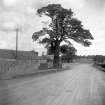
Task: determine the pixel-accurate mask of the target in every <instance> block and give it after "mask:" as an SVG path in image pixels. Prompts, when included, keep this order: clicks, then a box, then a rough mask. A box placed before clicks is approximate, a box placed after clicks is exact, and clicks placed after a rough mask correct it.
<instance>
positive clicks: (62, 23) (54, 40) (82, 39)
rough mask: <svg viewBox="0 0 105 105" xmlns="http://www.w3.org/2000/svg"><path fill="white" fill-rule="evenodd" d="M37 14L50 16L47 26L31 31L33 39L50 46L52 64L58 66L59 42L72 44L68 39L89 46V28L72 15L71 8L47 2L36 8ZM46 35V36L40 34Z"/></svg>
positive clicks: (90, 36)
mask: <svg viewBox="0 0 105 105" xmlns="http://www.w3.org/2000/svg"><path fill="white" fill-rule="evenodd" d="M37 14H38V15H39V16H43V15H46V16H48V17H50V19H51V23H50V24H49V28H43V29H42V30H40V31H38V32H34V33H33V36H32V38H33V40H34V41H39V43H42V44H46V47H47V48H49V47H50V48H51V51H52V52H53V55H54V66H55V67H58V66H59V52H60V44H61V43H62V42H65V43H67V44H68V45H72V43H71V42H70V39H72V40H74V41H76V42H77V43H81V44H82V45H84V46H87V47H89V45H91V42H90V40H92V39H93V37H92V34H91V33H90V32H89V30H87V29H84V28H83V25H82V23H81V21H80V20H78V19H76V18H74V17H73V12H72V10H71V9H65V8H63V7H62V6H61V5H60V4H49V5H47V6H46V7H42V8H40V9H38V10H37ZM46 34H47V35H48V37H47V36H46V37H43V38H41V39H40V37H41V36H44V35H46Z"/></svg>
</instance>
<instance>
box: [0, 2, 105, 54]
mask: <svg viewBox="0 0 105 105" xmlns="http://www.w3.org/2000/svg"><path fill="white" fill-rule="evenodd" d="M49 3H60V4H61V5H62V6H63V7H64V8H72V9H73V11H74V13H75V14H74V15H75V17H77V18H78V19H79V20H81V21H82V23H83V25H84V27H85V28H87V29H89V30H90V32H91V33H92V34H93V37H94V38H95V39H94V41H93V45H92V46H90V47H89V48H84V47H82V46H81V45H78V44H76V48H77V50H78V54H85V53H87V54H89V53H90V54H93V53H98V49H99V51H100V53H105V51H104V50H103V49H104V48H105V46H104V44H103V43H104V41H105V37H104V35H105V31H104V29H105V23H104V18H105V14H104V12H105V8H104V4H105V1H104V0H0V13H1V14H0V15H1V16H0V30H2V31H0V42H1V43H0V48H3V46H4V48H12V49H15V31H8V33H7V31H6V32H4V30H3V29H9V30H11V29H15V28H16V27H19V28H20V29H21V30H20V32H19V49H24V50H31V49H33V42H32V34H33V32H35V31H38V30H40V29H41V28H42V27H43V23H42V21H43V20H44V21H47V19H46V18H45V17H43V18H39V17H38V16H37V15H36V9H38V8H41V7H43V6H46V5H47V4H49ZM35 45H36V46H35V49H37V50H39V52H40V51H41V50H42V51H43V50H45V49H44V48H43V46H42V45H38V44H35ZM93 49H94V50H93ZM101 50H102V51H101Z"/></svg>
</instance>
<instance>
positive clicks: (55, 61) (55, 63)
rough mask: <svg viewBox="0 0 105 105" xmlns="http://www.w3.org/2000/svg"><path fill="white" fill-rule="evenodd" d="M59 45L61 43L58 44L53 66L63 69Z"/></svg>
mask: <svg viewBox="0 0 105 105" xmlns="http://www.w3.org/2000/svg"><path fill="white" fill-rule="evenodd" d="M59 45H60V43H59V42H56V44H55V51H54V61H53V65H54V67H55V68H60V67H61V63H60V57H59Z"/></svg>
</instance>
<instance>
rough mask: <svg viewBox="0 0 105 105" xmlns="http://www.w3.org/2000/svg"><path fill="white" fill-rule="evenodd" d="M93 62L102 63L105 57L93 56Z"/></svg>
mask: <svg viewBox="0 0 105 105" xmlns="http://www.w3.org/2000/svg"><path fill="white" fill-rule="evenodd" d="M94 61H95V62H97V63H103V62H104V61H105V56H102V55H96V56H94Z"/></svg>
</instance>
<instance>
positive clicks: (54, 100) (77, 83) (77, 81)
mask: <svg viewBox="0 0 105 105" xmlns="http://www.w3.org/2000/svg"><path fill="white" fill-rule="evenodd" d="M0 105H105V73H104V72H102V71H100V70H98V69H96V68H95V67H93V66H92V64H78V65H76V66H75V67H73V68H71V69H70V70H65V71H61V72H54V73H49V74H44V75H39V76H32V77H27V78H21V79H14V80H5V81H3V80H0Z"/></svg>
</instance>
